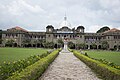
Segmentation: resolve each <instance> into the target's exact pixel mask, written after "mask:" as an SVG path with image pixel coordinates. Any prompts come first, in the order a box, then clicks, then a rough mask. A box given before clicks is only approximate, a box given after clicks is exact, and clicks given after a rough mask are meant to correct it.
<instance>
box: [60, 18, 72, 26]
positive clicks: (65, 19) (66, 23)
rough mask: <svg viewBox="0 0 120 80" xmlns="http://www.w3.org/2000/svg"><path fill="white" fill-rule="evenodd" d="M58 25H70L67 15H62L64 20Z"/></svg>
mask: <svg viewBox="0 0 120 80" xmlns="http://www.w3.org/2000/svg"><path fill="white" fill-rule="evenodd" d="M60 27H71V24H70V23H69V22H68V21H67V17H66V16H65V17H64V21H62V22H61V23H60Z"/></svg>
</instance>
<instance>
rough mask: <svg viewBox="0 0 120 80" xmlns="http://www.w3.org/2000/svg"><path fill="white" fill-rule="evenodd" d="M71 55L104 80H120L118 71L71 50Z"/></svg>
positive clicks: (119, 71)
mask: <svg viewBox="0 0 120 80" xmlns="http://www.w3.org/2000/svg"><path fill="white" fill-rule="evenodd" d="M72 52H73V54H74V55H75V56H76V57H77V58H79V59H80V60H81V61H83V62H84V63H85V64H86V65H87V66H89V67H90V68H91V69H92V70H93V71H95V72H96V73H97V74H99V75H100V76H101V77H102V78H103V79H105V80H120V70H118V69H116V68H113V67H110V66H108V65H106V64H103V63H101V62H99V61H96V60H94V59H91V58H89V57H87V56H85V55H83V54H81V53H80V52H78V51H76V50H73V51H72Z"/></svg>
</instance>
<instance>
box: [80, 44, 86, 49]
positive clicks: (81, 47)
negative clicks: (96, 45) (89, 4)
mask: <svg viewBox="0 0 120 80" xmlns="http://www.w3.org/2000/svg"><path fill="white" fill-rule="evenodd" d="M86 46H87V45H86V44H85V43H81V44H79V48H80V49H85V48H86Z"/></svg>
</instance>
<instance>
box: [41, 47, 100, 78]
mask: <svg viewBox="0 0 120 80" xmlns="http://www.w3.org/2000/svg"><path fill="white" fill-rule="evenodd" d="M39 80H101V79H99V78H97V76H96V75H95V74H94V73H93V72H92V71H91V69H90V68H89V67H87V66H86V65H85V64H84V63H83V62H82V61H80V60H79V59H77V58H76V57H75V56H74V55H73V54H72V53H71V52H69V51H68V50H67V49H66V47H65V48H64V49H63V50H62V51H61V52H60V54H59V55H58V57H57V58H56V59H55V61H54V62H53V63H52V64H51V65H50V66H49V68H48V69H47V70H46V71H45V73H44V74H43V75H42V76H41V77H40V78H39Z"/></svg>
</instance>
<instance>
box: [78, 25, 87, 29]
mask: <svg viewBox="0 0 120 80" xmlns="http://www.w3.org/2000/svg"><path fill="white" fill-rule="evenodd" d="M77 29H85V28H84V26H78V27H77Z"/></svg>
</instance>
